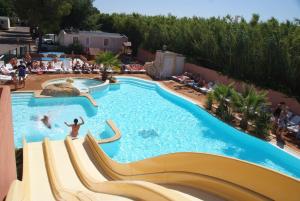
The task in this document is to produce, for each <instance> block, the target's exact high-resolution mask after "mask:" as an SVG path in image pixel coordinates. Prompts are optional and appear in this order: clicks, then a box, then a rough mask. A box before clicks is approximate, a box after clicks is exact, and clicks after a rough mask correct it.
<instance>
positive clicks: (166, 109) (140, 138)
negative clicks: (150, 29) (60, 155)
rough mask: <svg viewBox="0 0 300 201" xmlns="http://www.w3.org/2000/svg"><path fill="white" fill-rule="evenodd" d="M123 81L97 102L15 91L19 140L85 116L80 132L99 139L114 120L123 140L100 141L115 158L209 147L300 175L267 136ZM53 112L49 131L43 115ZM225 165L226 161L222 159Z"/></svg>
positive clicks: (58, 135)
mask: <svg viewBox="0 0 300 201" xmlns="http://www.w3.org/2000/svg"><path fill="white" fill-rule="evenodd" d="M118 80H119V81H120V85H119V86H118V85H112V86H111V87H110V88H109V89H107V90H104V91H101V92H95V93H92V96H93V97H94V99H95V100H96V102H97V104H98V107H94V106H92V105H91V104H90V102H89V101H88V100H87V99H85V98H84V97H79V98H46V99H44V98H43V99H38V98H33V97H32V94H29V93H27V94H26V93H25V94H12V101H13V123H14V129H15V130H14V132H15V144H16V146H17V147H20V146H21V139H22V136H23V135H25V137H26V139H27V140H28V141H40V140H42V139H43V138H44V137H49V138H50V139H64V138H65V136H66V135H67V134H68V132H69V128H68V127H66V126H65V125H64V123H63V122H64V121H67V122H71V121H72V120H73V119H74V118H75V117H76V118H78V117H79V116H82V117H83V118H84V119H85V120H86V124H84V125H83V126H82V128H81V130H80V136H84V135H85V134H86V133H87V132H88V131H90V132H91V133H92V135H94V136H95V137H97V138H105V137H107V135H108V132H109V131H107V130H106V126H105V121H106V120H107V119H112V120H113V121H114V122H115V124H116V125H117V126H118V128H119V129H120V131H121V133H122V137H121V139H120V140H118V141H116V142H113V143H109V144H106V145H101V146H102V147H103V148H104V150H105V151H106V152H107V153H108V154H109V155H110V157H111V158H112V159H114V160H116V161H119V162H123V163H127V162H132V161H137V160H142V159H145V158H149V157H153V156H158V155H161V154H166V153H174V152H205V153H211V154H218V155H223V156H229V157H234V158H238V159H241V160H246V161H249V162H252V163H256V164H259V165H262V166H265V167H268V168H271V169H274V170H277V171H280V172H283V173H286V174H288V175H291V176H294V177H297V178H300V160H299V159H298V158H296V157H294V156H292V155H290V154H288V153H286V152H284V151H282V150H280V149H278V148H277V147H275V146H273V145H271V144H269V143H266V142H264V141H262V140H259V139H257V138H254V137H252V136H249V135H247V134H244V133H242V132H240V131H238V130H236V129H234V128H232V127H230V126H228V125H227V124H225V123H223V122H221V121H220V120H218V119H216V118H215V117H213V116H211V115H210V114H209V113H207V112H206V111H205V110H203V109H201V108H200V107H198V106H197V105H195V104H194V103H192V102H189V101H187V100H185V99H184V98H181V97H178V96H176V95H173V94H172V93H170V92H168V91H166V90H165V89H163V88H161V87H160V86H159V85H158V84H156V83H153V82H148V81H144V80H139V79H134V78H120V77H118ZM44 114H47V115H48V116H49V117H50V121H51V123H52V125H53V128H52V129H51V130H50V129H48V128H46V127H45V126H43V125H42V123H41V122H40V121H39V120H38V119H40V118H41V117H42V116H43V115H44ZM220 165H221V164H220Z"/></svg>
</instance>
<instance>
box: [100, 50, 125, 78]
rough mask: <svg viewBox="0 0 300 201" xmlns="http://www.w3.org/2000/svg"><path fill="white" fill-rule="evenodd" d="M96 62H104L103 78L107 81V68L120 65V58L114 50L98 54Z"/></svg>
mask: <svg viewBox="0 0 300 201" xmlns="http://www.w3.org/2000/svg"><path fill="white" fill-rule="evenodd" d="M96 63H97V64H103V67H104V69H103V72H102V80H103V81H105V80H106V79H107V68H110V67H112V66H119V65H120V60H119V59H118V55H114V54H113V53H112V52H103V53H100V54H98V55H97V56H96Z"/></svg>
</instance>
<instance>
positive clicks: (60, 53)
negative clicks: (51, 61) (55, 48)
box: [41, 52, 65, 56]
mask: <svg viewBox="0 0 300 201" xmlns="http://www.w3.org/2000/svg"><path fill="white" fill-rule="evenodd" d="M41 54H43V55H48V54H55V55H58V56H60V55H62V54H65V53H64V52H41Z"/></svg>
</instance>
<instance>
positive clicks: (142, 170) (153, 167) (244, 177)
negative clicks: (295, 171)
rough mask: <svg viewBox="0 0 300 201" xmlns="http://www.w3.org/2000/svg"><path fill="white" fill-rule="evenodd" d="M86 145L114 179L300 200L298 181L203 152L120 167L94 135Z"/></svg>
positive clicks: (227, 195)
mask: <svg viewBox="0 0 300 201" xmlns="http://www.w3.org/2000/svg"><path fill="white" fill-rule="evenodd" d="M86 142H87V143H88V145H89V146H90V148H91V152H92V154H93V155H94V157H95V158H96V162H97V165H98V166H100V167H101V168H102V169H103V170H104V171H105V173H106V174H108V175H109V176H110V177H111V178H114V179H126V180H130V179H131V180H132V179H138V180H145V181H150V182H155V183H169V184H170V183H171V184H179V185H185V186H190V187H194V188H198V189H202V190H206V191H209V192H212V193H214V194H217V195H219V196H221V197H224V198H226V199H228V200H245V201H247V200H249V201H250V200H285V201H297V200H299V192H300V182H299V180H296V179H294V178H291V177H289V176H286V175H283V174H280V173H278V172H275V171H272V170H270V169H267V168H263V167H260V166H257V165H254V164H251V163H248V162H244V161H241V160H237V159H233V158H228V157H223V156H217V155H212V154H204V153H175V154H167V155H162V156H158V157H155V158H150V159H145V160H142V161H138V162H133V163H128V164H120V163H117V162H115V161H113V160H112V159H110V158H109V156H107V155H106V154H105V152H104V151H103V150H102V149H101V148H100V147H99V145H98V143H97V141H96V140H95V139H94V137H93V136H91V135H87V136H86ZM220 166H221V168H220Z"/></svg>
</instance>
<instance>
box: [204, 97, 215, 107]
mask: <svg viewBox="0 0 300 201" xmlns="http://www.w3.org/2000/svg"><path fill="white" fill-rule="evenodd" d="M213 100H214V97H213V93H208V94H207V99H206V101H205V107H206V109H208V110H211V109H212V105H213Z"/></svg>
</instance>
